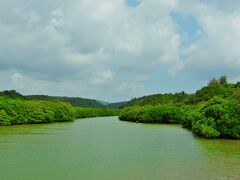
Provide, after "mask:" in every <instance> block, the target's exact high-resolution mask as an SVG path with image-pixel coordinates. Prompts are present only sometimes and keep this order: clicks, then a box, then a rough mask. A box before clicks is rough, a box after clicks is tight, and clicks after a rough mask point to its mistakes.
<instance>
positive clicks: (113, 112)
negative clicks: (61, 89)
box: [0, 76, 240, 139]
mask: <svg viewBox="0 0 240 180" xmlns="http://www.w3.org/2000/svg"><path fill="white" fill-rule="evenodd" d="M37 97H38V98H36V99H32V98H33V97H31V99H28V98H24V97H23V96H22V95H21V94H19V93H17V92H16V91H5V92H4V93H0V126H10V125H21V124H41V123H52V122H67V121H74V120H75V119H81V118H90V117H104V116H119V119H120V120H122V121H131V122H139V123H162V124H181V125H182V126H183V127H184V128H188V129H190V130H191V131H192V132H193V133H194V134H195V135H198V136H201V137H204V138H227V139H240V82H238V83H236V84H232V83H228V82H227V77H226V76H222V77H221V78H220V79H212V80H211V81H209V83H208V85H207V86H205V87H203V88H202V89H200V90H198V91H196V93H193V94H187V93H185V92H180V93H175V94H172V93H170V94H155V95H150V96H144V97H141V98H134V99H132V100H131V101H129V102H124V103H120V104H122V107H121V108H120V109H110V108H94V107H79V106H74V105H73V104H72V103H70V102H66V101H61V100H59V99H60V98H59V97H57V98H49V97H48V96H44V98H45V99H47V100H45V99H41V98H42V96H37ZM39 97H41V98H40V99H39ZM116 104H117V105H119V103H116Z"/></svg>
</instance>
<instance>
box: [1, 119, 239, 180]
mask: <svg viewBox="0 0 240 180" xmlns="http://www.w3.org/2000/svg"><path fill="white" fill-rule="evenodd" d="M0 179H1V180H67V179H69V180H79V179H82V180H88V179H93V180H95V179H96V180H105V179H106V180H125V179H126V180H145V179H146V180H155V179H156V180H158V179H163V180H168V179H169V180H172V179H173V180H175V179H177V180H188V179H189V180H198V179H200V180H201V179H203V180H211V179H212V180H215V179H216V180H221V179H223V180H224V179H226V180H228V179H231V180H232V179H236V180H237V179H240V141H237V140H206V139H200V138H197V137H194V136H193V135H192V133H191V132H190V131H188V130H186V129H183V128H181V127H180V126H178V125H149V124H135V123H128V122H121V121H119V120H118V119H117V117H108V118H90V119H82V120H77V121H75V122H71V123H56V124H41V125H26V126H25V125H24V126H11V127H0Z"/></svg>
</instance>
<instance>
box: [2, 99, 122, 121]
mask: <svg viewBox="0 0 240 180" xmlns="http://www.w3.org/2000/svg"><path fill="white" fill-rule="evenodd" d="M118 113H119V110H117V109H104V108H80V107H74V106H72V104H70V103H67V102H62V101H45V100H23V99H15V98H14V99H13V98H10V97H6V96H0V126H7V125H21V124H40V123H52V122H67V121H73V120H74V119H77V118H86V117H100V116H116V115H118Z"/></svg>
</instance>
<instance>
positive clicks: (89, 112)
mask: <svg viewBox="0 0 240 180" xmlns="http://www.w3.org/2000/svg"><path fill="white" fill-rule="evenodd" d="M119 113H120V110H119V109H107V108H79V107H78V108H75V117H76V118H90V117H107V116H118V115H119Z"/></svg>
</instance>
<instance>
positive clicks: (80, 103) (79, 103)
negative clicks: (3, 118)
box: [0, 90, 127, 109]
mask: <svg viewBox="0 0 240 180" xmlns="http://www.w3.org/2000/svg"><path fill="white" fill-rule="evenodd" d="M0 96H5V97H9V98H11V99H22V100H44V101H55V102H59V101H60V102H67V103H70V104H72V105H73V106H76V107H87V108H111V109H118V108H119V107H120V106H123V105H125V104H126V103H127V101H126V102H117V103H107V102H102V101H97V100H94V99H86V98H81V97H61V96H47V95H30V96H24V95H22V94H20V93H19V92H17V91H15V90H6V91H2V92H0Z"/></svg>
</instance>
